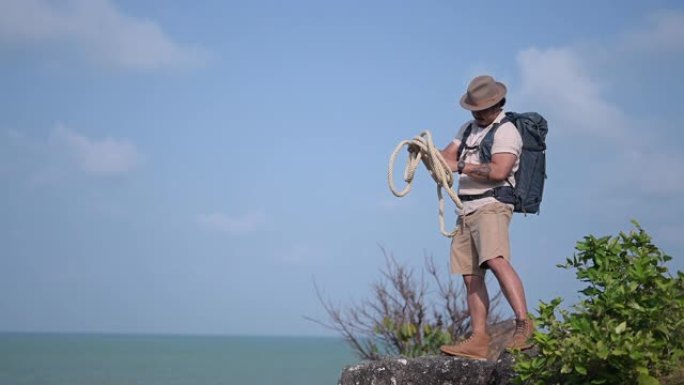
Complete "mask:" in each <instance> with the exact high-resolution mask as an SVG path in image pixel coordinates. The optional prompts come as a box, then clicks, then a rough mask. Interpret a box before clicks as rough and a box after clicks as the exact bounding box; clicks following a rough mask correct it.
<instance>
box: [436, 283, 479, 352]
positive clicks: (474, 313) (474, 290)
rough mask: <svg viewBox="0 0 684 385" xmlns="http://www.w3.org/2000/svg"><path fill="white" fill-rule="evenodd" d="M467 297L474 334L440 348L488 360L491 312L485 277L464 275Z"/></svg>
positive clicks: (444, 350) (443, 350)
mask: <svg viewBox="0 0 684 385" xmlns="http://www.w3.org/2000/svg"><path fill="white" fill-rule="evenodd" d="M463 282H464V283H465V286H466V299H467V303H468V312H469V314H470V323H471V327H472V331H473V333H472V335H471V336H470V337H469V338H468V339H466V340H465V341H461V342H459V343H457V344H456V345H445V346H442V347H441V348H440V350H441V351H442V352H443V353H446V354H449V355H452V356H463V357H469V358H474V359H478V360H486V359H487V357H488V356H489V341H490V339H489V334H487V313H488V312H489V295H488V294H487V286H485V281H484V277H483V276H480V275H464V276H463Z"/></svg>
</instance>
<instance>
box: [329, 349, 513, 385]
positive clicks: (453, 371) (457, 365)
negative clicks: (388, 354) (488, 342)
mask: <svg viewBox="0 0 684 385" xmlns="http://www.w3.org/2000/svg"><path fill="white" fill-rule="evenodd" d="M512 364H513V357H512V356H511V354H509V353H503V354H501V356H500V357H499V358H498V359H496V360H493V361H492V360H490V361H477V360H470V359H467V358H460V357H447V356H425V357H418V358H412V359H407V358H385V359H383V360H378V361H364V362H362V363H360V364H357V365H352V366H348V367H346V368H345V369H344V370H343V371H342V375H341V376H340V381H339V382H338V385H507V384H510V383H511V378H512V376H513V371H512V369H511V367H512Z"/></svg>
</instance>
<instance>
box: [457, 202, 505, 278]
mask: <svg viewBox="0 0 684 385" xmlns="http://www.w3.org/2000/svg"><path fill="white" fill-rule="evenodd" d="M512 216H513V209H512V208H511V207H510V206H509V205H507V204H504V203H501V202H493V203H489V204H486V205H484V206H482V207H480V208H478V209H477V210H475V211H474V212H473V213H470V214H468V215H465V216H460V217H459V218H458V230H457V231H456V234H455V235H454V237H453V238H452V239H451V272H452V273H453V274H461V275H479V276H484V274H485V269H486V265H484V266H483V263H484V262H486V261H488V260H490V259H493V258H496V257H503V258H505V259H506V260H510V258H511V247H510V242H509V240H508V226H509V224H510V223H511V217H512Z"/></svg>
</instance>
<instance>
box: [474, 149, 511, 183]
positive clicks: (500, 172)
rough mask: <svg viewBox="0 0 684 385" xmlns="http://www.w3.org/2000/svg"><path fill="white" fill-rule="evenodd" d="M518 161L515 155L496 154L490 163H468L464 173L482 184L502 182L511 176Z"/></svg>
mask: <svg viewBox="0 0 684 385" xmlns="http://www.w3.org/2000/svg"><path fill="white" fill-rule="evenodd" d="M516 159H518V157H517V156H515V154H509V153H507V152H500V153H496V154H493V155H492V160H491V161H490V162H489V163H484V164H473V163H467V164H466V166H465V168H464V169H463V173H464V174H466V175H468V176H470V177H471V178H473V179H476V180H479V181H482V182H501V181H504V180H506V178H508V176H509V175H511V171H512V170H513V166H514V165H515V161H516Z"/></svg>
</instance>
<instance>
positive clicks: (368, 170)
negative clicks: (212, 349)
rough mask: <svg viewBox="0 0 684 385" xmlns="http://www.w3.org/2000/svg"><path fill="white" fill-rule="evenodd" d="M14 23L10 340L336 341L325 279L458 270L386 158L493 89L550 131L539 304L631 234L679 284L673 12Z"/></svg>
mask: <svg viewBox="0 0 684 385" xmlns="http://www.w3.org/2000/svg"><path fill="white" fill-rule="evenodd" d="M0 6H1V7H2V9H3V12H2V13H1V14H0V84H2V89H3V92H1V93H0V105H1V106H2V109H1V111H2V114H0V181H1V184H0V185H1V186H2V188H0V213H2V215H0V309H1V311H0V330H5V331H63V332H134V333H147V332H154V333H209V334H280V335H317V334H325V333H328V332H327V331H326V330H325V329H323V328H321V327H319V326H318V325H315V324H312V323H311V322H309V321H306V320H305V319H304V318H303V316H304V315H307V316H311V317H317V318H324V317H325V315H324V313H323V312H322V309H321V307H320V305H319V303H318V302H317V299H316V297H315V294H314V291H313V282H314V280H315V281H316V282H317V283H318V285H319V286H320V287H321V288H322V289H323V291H324V293H325V295H326V296H327V297H330V298H332V299H333V300H334V301H337V302H339V303H341V304H345V303H349V302H350V301H353V300H360V299H362V298H364V297H365V296H366V295H367V293H368V288H369V284H370V283H371V282H372V281H373V280H374V279H376V278H377V275H378V268H379V267H380V266H381V265H382V263H383V257H382V253H381V251H380V248H379V245H381V246H383V247H385V248H387V249H388V250H390V251H392V252H393V253H394V255H395V256H396V258H397V259H399V260H400V261H403V262H406V263H408V264H410V265H412V266H416V267H420V266H421V264H422V261H423V256H424V255H426V254H429V255H432V256H433V257H434V258H435V259H436V260H437V261H438V262H439V263H441V264H443V265H444V267H445V268H446V263H447V259H448V247H449V242H448V240H447V239H446V238H443V237H442V236H441V235H440V234H439V231H438V223H437V216H436V213H437V201H436V197H435V192H434V187H433V182H432V181H431V179H429V177H427V176H426V175H425V172H423V171H424V170H419V176H418V177H417V180H416V182H415V186H414V191H413V192H412V193H411V194H410V195H409V196H408V197H406V198H402V199H398V198H395V197H394V196H392V195H391V193H390V192H389V189H388V187H387V180H386V172H387V162H388V158H389V155H390V153H391V151H392V150H393V149H394V147H395V146H396V144H397V143H398V142H399V141H401V140H403V139H407V138H410V137H413V136H415V135H417V134H418V133H419V132H420V131H422V130H424V129H429V130H431V131H432V133H433V136H434V138H435V141H436V142H437V143H439V145H440V146H443V145H445V144H446V143H448V141H449V140H451V138H452V137H453V135H454V134H455V133H456V130H457V128H458V127H459V126H460V124H461V123H462V122H463V121H464V120H466V119H468V118H469V115H468V113H467V111H465V110H462V109H460V107H458V103H457V102H458V98H459V97H460V95H461V94H462V93H463V91H464V89H465V87H466V85H467V84H468V81H469V80H470V79H471V78H472V77H473V76H475V75H479V74H482V73H489V74H492V75H494V76H495V77H496V78H498V79H500V80H502V81H504V82H505V83H506V84H507V85H508V88H509V99H508V100H509V107H510V108H511V109H512V110H516V111H526V110H533V111H538V112H540V113H542V114H543V115H544V116H545V117H546V118H547V119H548V121H549V125H550V133H549V137H548V145H549V152H548V174H549V179H548V181H547V188H546V192H545V200H544V203H543V206H542V213H541V215H539V216H528V217H523V216H516V217H515V218H514V220H513V223H512V229H511V236H512V244H513V261H514V265H515V266H516V267H517V269H518V271H519V273H520V275H521V276H522V278H523V281H524V283H525V286H526V290H527V292H528V297H529V302H530V304H531V306H530V307H533V306H534V305H535V304H536V303H537V301H538V300H539V299H544V300H548V299H550V298H552V297H554V296H558V295H560V296H563V297H565V298H566V299H567V300H568V302H572V301H573V299H574V298H575V291H576V290H577V288H578V286H577V284H576V283H575V281H574V276H573V275H572V274H571V273H570V272H566V271H563V270H559V269H557V268H556V267H555V265H556V264H557V263H560V262H562V261H563V260H564V259H565V257H567V256H570V255H572V252H573V247H574V244H575V242H576V241H577V240H579V239H581V237H582V236H584V235H586V234H589V233H593V234H597V235H604V234H612V233H616V232H617V231H619V230H628V229H629V228H630V226H631V225H630V223H629V220H630V219H632V218H634V219H637V220H639V221H640V222H641V224H642V225H643V226H644V227H645V228H646V229H647V230H648V231H649V232H650V233H652V235H653V236H654V238H655V240H656V242H657V244H658V245H660V246H661V247H662V248H664V249H665V250H666V251H667V252H668V253H669V254H671V255H672V256H673V257H674V260H673V261H672V262H671V268H672V269H674V270H677V269H678V270H682V269H683V267H684V266H683V265H684V263H682V259H681V255H682V252H683V251H684V236H683V235H684V220H683V219H682V218H684V205H683V204H682V203H681V196H682V194H683V193H684V180H683V179H682V172H683V171H684V155H682V153H681V150H680V148H681V146H682V144H684V134H683V133H682V131H681V111H680V108H681V106H680V105H679V104H680V102H681V100H682V97H681V90H682V89H684V75H682V73H681V70H680V69H681V68H682V67H683V65H684V8H682V6H681V4H679V3H678V2H674V1H672V2H668V1H651V2H648V3H645V2H633V1H626V2H621V3H620V6H619V7H616V6H615V4H613V3H610V2H598V3H596V2H590V1H576V2H571V3H570V2H565V3H558V2H542V1H525V2H517V3H516V4H515V5H513V4H510V3H509V2H469V3H465V2H463V3H462V2H447V1H424V2H394V1H392V2H390V1H373V2H361V1H345V2H342V1H339V2H338V1H290V2H282V1H249V2H232V1H206V2H201V3H195V4H194V5H192V6H190V5H189V4H188V3H187V2H180V1H158V0H154V1H153V0H150V1H113V0H92V1H86V0H73V1H47V0H24V1H21V0H0ZM399 179H400V175H399V173H397V176H396V180H398V181H399ZM454 219H455V218H454V217H453V216H451V217H450V219H449V220H450V221H452V222H453V221H454Z"/></svg>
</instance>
